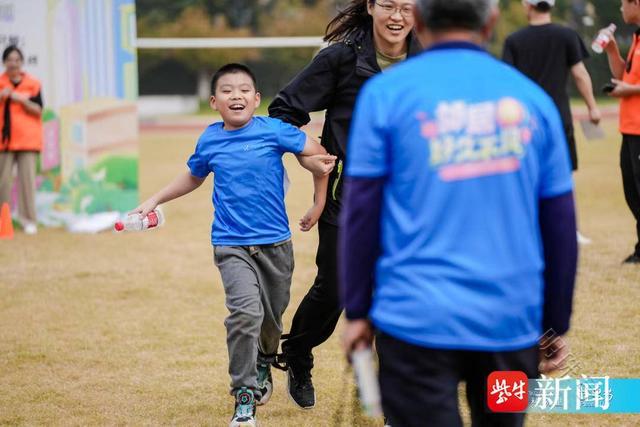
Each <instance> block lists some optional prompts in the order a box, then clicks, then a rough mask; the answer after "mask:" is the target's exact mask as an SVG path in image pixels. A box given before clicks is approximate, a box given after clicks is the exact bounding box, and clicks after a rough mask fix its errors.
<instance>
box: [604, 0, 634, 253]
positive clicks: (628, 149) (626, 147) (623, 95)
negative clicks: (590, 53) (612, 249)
mask: <svg viewBox="0 0 640 427" xmlns="http://www.w3.org/2000/svg"><path fill="white" fill-rule="evenodd" d="M620 11H621V12H622V19H623V20H624V22H625V23H627V24H631V25H635V26H640V0H621V7H620ZM600 32H601V33H604V34H605V35H606V36H607V37H608V42H607V45H606V46H605V48H604V50H605V52H606V53H607V57H608V59H609V68H610V69H611V74H612V75H613V78H612V79H611V82H612V83H613V85H612V86H611V87H610V88H609V89H611V91H610V93H609V95H610V96H613V97H616V98H620V123H619V129H620V133H621V134H622V146H621V147H620V169H621V171H622V186H623V189H624V198H625V199H626V201H627V205H628V206H629V210H631V213H632V214H633V216H634V218H635V220H636V234H637V238H638V240H637V241H636V245H635V248H634V251H633V253H631V255H629V256H628V257H627V258H625V259H624V261H623V263H624V264H640V157H639V156H640V117H639V116H638V112H639V111H640V29H638V30H636V32H635V34H634V35H633V44H632V45H631V48H630V49H629V53H628V55H627V59H626V61H625V60H624V59H623V58H622V56H621V55H620V50H619V49H618V44H617V43H616V38H615V37H614V36H613V32H612V30H611V29H610V28H604V29H602V30H600Z"/></svg>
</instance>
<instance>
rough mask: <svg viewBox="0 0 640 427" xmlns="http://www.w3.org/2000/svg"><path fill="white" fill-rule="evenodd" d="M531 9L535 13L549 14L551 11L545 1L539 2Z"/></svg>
mask: <svg viewBox="0 0 640 427" xmlns="http://www.w3.org/2000/svg"><path fill="white" fill-rule="evenodd" d="M533 8H534V9H535V10H536V11H537V12H542V13H546V12H549V11H550V10H551V5H550V4H549V3H547V2H546V1H541V2H540V3H538V4H536V5H535V6H533Z"/></svg>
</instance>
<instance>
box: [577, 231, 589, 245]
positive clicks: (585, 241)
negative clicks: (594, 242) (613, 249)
mask: <svg viewBox="0 0 640 427" xmlns="http://www.w3.org/2000/svg"><path fill="white" fill-rule="evenodd" d="M577 239H578V244H579V245H590V244H591V239H590V238H588V237H586V236H583V235H582V234H580V232H579V231H578V232H577Z"/></svg>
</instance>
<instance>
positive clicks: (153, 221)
mask: <svg viewBox="0 0 640 427" xmlns="http://www.w3.org/2000/svg"><path fill="white" fill-rule="evenodd" d="M147 219H148V220H149V228H153V227H157V226H158V214H156V213H155V212H154V211H151V212H149V214H148V215H147Z"/></svg>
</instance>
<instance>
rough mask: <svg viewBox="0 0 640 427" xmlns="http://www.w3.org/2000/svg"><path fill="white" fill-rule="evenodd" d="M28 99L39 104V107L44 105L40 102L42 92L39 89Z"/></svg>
mask: <svg viewBox="0 0 640 427" xmlns="http://www.w3.org/2000/svg"><path fill="white" fill-rule="evenodd" d="M29 101H31V102H35V103H36V104H38V105H39V106H40V108H43V107H44V105H43V103H42V92H40V91H39V92H38V93H37V94H36V96H32V97H31V98H29Z"/></svg>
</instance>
